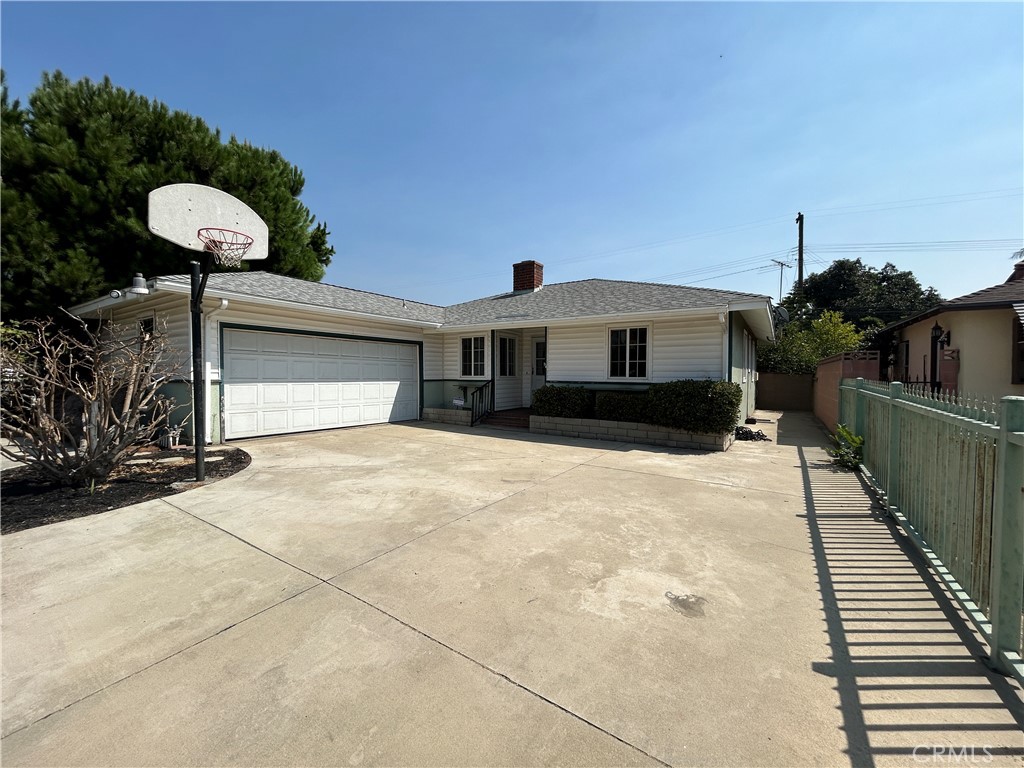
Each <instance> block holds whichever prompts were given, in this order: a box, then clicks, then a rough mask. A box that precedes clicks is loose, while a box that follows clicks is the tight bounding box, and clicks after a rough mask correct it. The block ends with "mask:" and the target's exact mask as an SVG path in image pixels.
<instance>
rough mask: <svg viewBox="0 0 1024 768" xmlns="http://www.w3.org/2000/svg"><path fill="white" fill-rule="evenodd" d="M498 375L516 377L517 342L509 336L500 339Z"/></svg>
mask: <svg viewBox="0 0 1024 768" xmlns="http://www.w3.org/2000/svg"><path fill="white" fill-rule="evenodd" d="M498 375H499V376H515V375H516V340H515V339H511V338H509V337H507V336H499V337H498Z"/></svg>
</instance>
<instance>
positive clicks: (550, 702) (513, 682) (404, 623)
mask: <svg viewBox="0 0 1024 768" xmlns="http://www.w3.org/2000/svg"><path fill="white" fill-rule="evenodd" d="M330 586H332V587H334V588H335V589H336V590H338V591H339V592H341V593H342V594H343V595H347V596H348V597H351V598H352V599H353V600H357V601H359V602H360V603H362V604H363V605H365V606H367V607H368V608H372V609H373V610H375V611H377V612H378V613H380V614H381V615H383V616H386V617H387V618H389V619H391V620H392V621H395V622H397V623H398V624H401V625H402V626H403V627H405V628H406V629H408V630H410V631H412V632H415V633H416V634H417V635H419V636H420V637H422V638H424V639H426V640H429V641H430V642H432V643H434V644H435V645H438V646H440V647H441V648H444V649H445V650H446V651H449V652H450V653H454V654H455V655H456V656H458V657H460V658H462V659H465V660H466V661H468V662H469V663H471V664H474V665H476V666H477V667H480V669H483V670H485V671H486V672H488V673H490V674H491V675H494V676H495V677H497V678H499V679H501V680H504V681H505V682H506V683H508V684H509V685H512V686H514V687H516V688H518V689H519V690H521V691H523V692H524V693H526V694H528V695H530V696H533V697H534V698H536V699H538V700H540V701H543V702H544V703H545V704H547V705H549V706H552V707H554V708H555V709H557V710H558V711H560V712H562V713H564V714H566V715H568V716H569V717H571V718H573V719H574V720H578V721H579V722H581V723H583V724H584V725H587V726H589V727H590V728H593V729H594V730H596V731H598V732H599V733H603V734H604V735H605V736H608V737H609V738H612V739H614V740H615V741H617V742H618V743H620V744H622V745H623V746H626V747H629V748H630V749H632V750H634V751H636V752H639V753H640V754H641V755H643V756H644V757H647V758H649V759H651V760H653V761H654V762H656V763H657V764H658V765H663V766H665V768H672V764H671V763H666V762H665V761H664V760H661V759H660V758H658V757H655V756H654V755H652V754H651V753H650V752H647V751H645V750H644V749H641V748H640V747H638V746H637V745H636V744H633V743H632V742H630V741H627V740H626V739H624V738H622V737H621V736H618V735H616V734H615V733H612V732H611V731H609V730H608V729H607V728H602V727H601V726H600V725H598V724H597V723H595V722H594V721H592V720H588V719H587V718H585V717H584V716H583V715H580V714H578V713H576V712H573V711H572V710H571V709H569V708H568V707H566V706H563V705H562V704H559V703H558V702H557V701H555V700H554V699H550V698H548V697H547V696H545V695H544V694H542V693H540V692H538V691H535V690H533V689H532V688H530V687H528V686H526V685H524V684H523V683H520V682H519V681H517V680H514V679H513V678H511V677H509V676H508V675H507V674H505V673H504V672H499V671H498V670H496V669H494V667H491V666H489V665H487V664H485V663H484V662H482V661H480V660H478V659H475V658H473V657H472V656H470V655H469V654H467V653H464V652H463V651H460V650H459V649H458V648H455V647H454V646H451V645H449V644H448V643H446V642H444V641H443V640H440V639H438V638H436V637H434V636H433V635H431V634H429V633H428V632H425V631H424V630H422V629H420V628H419V627H415V626H413V625H412V624H410V623H409V622H407V621H403V620H402V619H400V618H399V617H398V616H395V615H394V614H393V613H389V612H388V611H386V610H384V609H383V608H381V607H380V606H379V605H376V604H374V603H372V602H370V601H369V600H367V599H365V598H363V597H360V596H359V595H357V594H355V593H353V592H349V591H348V590H347V589H343V588H342V587H339V586H338V585H337V584H331V585H330Z"/></svg>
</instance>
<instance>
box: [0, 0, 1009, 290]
mask: <svg viewBox="0 0 1024 768" xmlns="http://www.w3.org/2000/svg"><path fill="white" fill-rule="evenodd" d="M0 21H2V49H0V61H2V65H3V67H4V69H5V70H6V73H7V77H8V83H9V86H10V90H11V93H12V95H13V96H15V97H21V98H22V99H24V98H25V97H27V95H28V94H29V93H30V92H31V91H32V90H33V89H34V88H35V87H36V86H37V85H38V83H39V80H40V75H41V73H42V72H43V71H54V70H57V69H60V70H62V71H63V72H64V73H65V74H66V75H68V76H69V77H71V78H73V79H78V78H81V77H89V78H92V79H100V78H102V77H103V76H104V75H109V76H110V77H111V79H112V80H113V81H114V82H115V83H116V84H118V85H120V86H123V87H125V88H129V89H133V90H135V91H137V92H139V93H141V94H144V95H146V96H148V97H151V98H154V99H158V100H160V101H163V102H164V103H166V104H168V105H169V106H170V107H171V108H174V109H180V110H184V111H187V112H190V113H192V114H195V115H197V116H200V117H202V118H203V119H205V120H206V121H207V122H208V123H209V124H210V125H212V126H215V127H219V128H220V129H221V131H222V133H223V134H224V136H225V137H227V136H228V135H231V134H234V135H236V136H238V137H239V138H240V139H247V140H249V141H251V142H252V143H254V144H257V145H261V146H266V147H271V148H274V149H276V150H278V151H279V152H281V154H282V155H284V156H285V157H286V158H287V159H288V160H289V161H291V162H292V163H294V164H296V165H297V166H299V167H300V168H301V169H302V171H303V172H304V175H305V178H306V188H305V192H304V193H303V196H302V199H303V201H304V202H305V203H306V205H308V206H309V207H310V209H311V210H312V211H313V212H314V213H315V214H316V215H317V217H318V218H319V219H320V220H325V221H327V223H328V225H329V227H330V230H331V232H332V235H331V243H332V244H333V245H334V247H335V248H336V249H337V254H336V255H335V257H334V262H333V263H332V265H331V267H330V268H329V269H328V272H327V276H326V277H325V281H326V282H330V283H335V284H341V285H347V286H351V287H354V288H362V289H366V290H374V291H380V292H383V293H390V294H394V295H402V296H407V297H409V298H415V299H419V300H423V301H429V302H434V303H440V304H448V303H454V302H457V301H462V300H467V299H470V298H476V297H479V296H483V295H489V294H493V293H498V292H501V291H504V290H507V289H509V288H510V287H511V264H512V263H513V262H515V261H519V260H522V259H531V258H532V259H537V260H538V261H541V262H543V263H544V264H545V280H546V282H549V283H550V282H561V281H564V280H576V279H583V278H588V277H606V278H615V279H625V280H658V281H662V282H678V283H684V284H693V285H701V286H707V287H713V288H726V289H731V290H742V291H752V292H757V293H767V294H770V295H772V296H777V295H778V291H779V268H778V267H775V266H773V265H772V264H771V259H772V258H782V259H784V258H786V257H787V253H788V252H789V251H790V249H793V248H794V247H795V245H796V235H797V230H796V225H795V224H794V218H795V216H796V213H797V211H803V212H804V214H805V216H806V223H805V237H806V244H807V247H808V252H807V271H808V272H814V271H820V270H821V269H823V268H824V266H826V265H827V264H828V263H830V262H831V260H832V259H834V258H842V257H847V256H850V257H857V256H859V257H861V258H862V259H863V260H864V261H865V263H867V264H870V265H873V266H881V265H883V264H884V263H885V262H886V261H892V262H893V263H895V264H896V265H897V266H898V267H899V268H901V269H910V270H912V271H914V273H915V274H916V275H917V276H918V278H919V279H920V280H921V282H922V283H923V284H925V285H934V286H935V287H936V288H937V289H938V290H939V291H940V292H941V293H942V295H943V296H945V297H947V298H952V297H955V296H959V295H962V294H964V293H967V292H970V291H973V290H977V289H979V288H983V287H987V286H989V285H992V284H995V283H998V282H1002V281H1003V280H1004V279H1005V278H1006V276H1007V275H1008V274H1009V273H1010V271H1011V269H1012V263H1013V262H1012V261H1011V258H1010V257H1011V255H1012V254H1013V252H1014V251H1015V250H1017V249H1018V248H1021V247H1022V245H1024V243H1022V242H1021V240H1022V238H1024V207H1022V205H1024V203H1022V200H1024V198H1022V192H1024V189H1022V185H1024V5H1022V4H1020V3H997V4H982V3H967V4H954V3H941V4H892V3H868V4H852V3H752V4H747V3H685V2H681V3H584V2H579V3H540V2H536V3H468V2H467V3H413V4H405V3H242V2H238V3H205V2H203V3H200V2H188V3H127V2H125V3H88V2H86V3H71V4H65V3H26V2H11V0H7V1H6V2H4V3H3V5H2V7H0ZM1006 240H1014V241H1015V244H1013V245H1010V244H1007V243H984V242H981V241H1006ZM949 241H972V242H970V243H967V244H965V245H957V246H950V245H928V244H934V243H948V242H949ZM877 243H911V244H913V245H910V246H891V245H890V246H886V247H884V248H883V247H881V246H877V245H866V244H877ZM840 246H842V247H840ZM789 258H790V260H791V261H793V262H794V264H795V258H794V257H793V256H790V257H789ZM795 274H796V269H795V268H793V269H787V270H785V271H784V285H783V287H784V289H785V290H788V288H789V287H790V286H791V285H792V282H793V280H794V278H795Z"/></svg>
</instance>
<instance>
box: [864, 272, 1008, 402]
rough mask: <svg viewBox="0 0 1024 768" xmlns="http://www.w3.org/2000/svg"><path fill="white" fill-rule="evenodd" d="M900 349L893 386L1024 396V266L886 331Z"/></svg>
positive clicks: (892, 374)
mask: <svg viewBox="0 0 1024 768" xmlns="http://www.w3.org/2000/svg"><path fill="white" fill-rule="evenodd" d="M880 333H881V334H888V335H889V336H890V339H891V344H892V345H893V347H894V351H893V354H892V355H891V357H890V361H891V363H892V364H891V367H890V370H889V379H890V381H902V382H910V383H915V382H919V383H922V384H927V385H929V386H932V387H934V388H935V389H940V390H944V391H946V390H948V391H952V392H961V393H970V394H971V395H977V396H981V397H985V398H990V399H993V398H1000V397H1004V396H1006V395H1024V261H1019V262H1017V264H1015V265H1014V268H1013V274H1011V275H1010V276H1009V277H1008V278H1007V279H1006V281H1005V282H1003V283H999V284H998V285H993V286H991V287H989V288H984V289H982V290H980V291H975V292H974V293H969V294H967V295H966V296H960V297H959V298H956V299H951V300H949V301H944V302H942V303H941V304H939V305H938V306H936V307H933V308H932V309H930V310H928V311H927V312H921V313H920V314H917V315H914V316H913V317H910V318H908V319H906V320H902V321H900V322H898V323H893V324H892V325H888V326H886V327H885V328H883V329H882V330H881V331H880Z"/></svg>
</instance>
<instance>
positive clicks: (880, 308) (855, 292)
mask: <svg viewBox="0 0 1024 768" xmlns="http://www.w3.org/2000/svg"><path fill="white" fill-rule="evenodd" d="M797 293H798V292H797V289H796V288H795V287H794V288H793V290H792V291H790V293H789V295H787V296H786V298H785V299H783V301H782V304H783V306H784V307H786V309H788V310H789V312H790V315H791V316H796V317H802V316H804V314H805V313H806V310H807V304H810V305H811V307H812V316H813V315H814V314H817V312H821V311H826V310H828V311H833V312H840V313H842V315H843V317H844V318H845V319H846V320H847V321H848V322H851V323H853V324H854V325H855V326H856V327H857V330H859V331H867V330H871V329H877V328H879V327H881V326H883V325H888V324H889V323H895V322H897V321H899V320H903V319H905V318H907V317H910V316H911V315H915V314H917V313H918V312H924V311H926V310H929V309H931V308H932V307H934V306H935V305H936V304H938V303H940V302H941V301H942V297H941V296H940V295H939V294H938V292H937V291H936V290H935V289H934V288H922V287H921V283H920V282H918V280H917V278H916V277H914V273H913V272H909V271H902V270H899V269H897V268H896V267H895V265H893V264H888V263H887V264H886V265H885V266H884V267H882V268H881V269H876V268H874V267H869V266H867V265H865V264H863V263H862V262H861V260H860V259H839V260H837V261H834V262H833V263H832V265H831V266H829V267H828V269H825V270H823V271H822V272H817V273H815V274H813V275H809V276H808V277H807V278H806V279H805V280H804V289H803V293H802V294H801V295H797Z"/></svg>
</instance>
